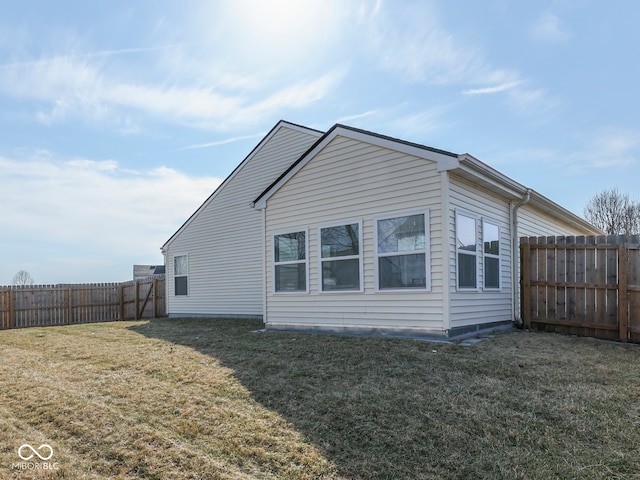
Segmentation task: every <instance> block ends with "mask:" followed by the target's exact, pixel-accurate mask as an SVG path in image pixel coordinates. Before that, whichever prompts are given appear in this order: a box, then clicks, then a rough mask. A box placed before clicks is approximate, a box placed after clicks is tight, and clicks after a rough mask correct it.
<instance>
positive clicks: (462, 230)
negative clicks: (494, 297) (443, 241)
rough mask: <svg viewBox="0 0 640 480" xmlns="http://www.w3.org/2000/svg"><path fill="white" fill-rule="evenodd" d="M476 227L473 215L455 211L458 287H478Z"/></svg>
mask: <svg viewBox="0 0 640 480" xmlns="http://www.w3.org/2000/svg"><path fill="white" fill-rule="evenodd" d="M477 242H478V228H477V220H476V219H475V218H474V217H471V216H468V215H464V214H462V213H460V212H456V245H457V251H458V288H460V289H465V288H468V289H476V288H478V269H477V265H478V262H477V257H478V245H477Z"/></svg>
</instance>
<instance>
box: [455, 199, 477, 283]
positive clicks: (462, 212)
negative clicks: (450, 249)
mask: <svg viewBox="0 0 640 480" xmlns="http://www.w3.org/2000/svg"><path fill="white" fill-rule="evenodd" d="M459 216H462V217H466V218H468V219H470V220H473V221H474V222H475V234H476V235H475V238H476V251H475V253H472V252H469V251H468V250H460V249H459V248H458V217H459ZM478 220H479V216H478V215H475V214H473V213H469V212H467V211H465V210H461V209H458V208H456V210H455V216H454V239H455V247H456V290H457V291H458V292H478V291H480V268H479V267H480V265H479V264H478V263H479V257H480V252H479V251H478V249H479V245H478ZM459 254H463V255H469V256H473V257H475V259H476V286H475V287H461V286H460V270H459V267H460V265H459V260H458V255H459Z"/></svg>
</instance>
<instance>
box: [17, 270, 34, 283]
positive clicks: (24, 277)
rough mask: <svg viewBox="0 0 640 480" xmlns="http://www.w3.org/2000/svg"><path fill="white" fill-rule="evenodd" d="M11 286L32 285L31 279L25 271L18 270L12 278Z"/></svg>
mask: <svg viewBox="0 0 640 480" xmlns="http://www.w3.org/2000/svg"><path fill="white" fill-rule="evenodd" d="M12 283H13V285H33V277H32V276H31V274H30V273H29V272H27V271H25V270H20V271H19V272H18V273H16V274H15V275H14V276H13V282H12Z"/></svg>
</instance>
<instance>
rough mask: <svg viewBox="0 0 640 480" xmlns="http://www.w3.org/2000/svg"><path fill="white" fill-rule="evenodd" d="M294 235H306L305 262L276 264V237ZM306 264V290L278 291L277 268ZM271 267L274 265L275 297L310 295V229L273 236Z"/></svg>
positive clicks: (273, 285)
mask: <svg viewBox="0 0 640 480" xmlns="http://www.w3.org/2000/svg"><path fill="white" fill-rule="evenodd" d="M292 233H304V256H305V258H304V260H291V261H286V262H276V248H275V244H276V237H277V236H279V235H289V234H292ZM300 263H304V264H305V267H304V268H305V289H304V290H276V266H279V265H296V264H300ZM271 265H273V272H272V275H271V281H272V288H271V290H272V292H273V294H274V295H301V294H308V293H309V228H308V227H305V228H292V229H289V230H287V231H282V232H276V233H274V234H273V235H271Z"/></svg>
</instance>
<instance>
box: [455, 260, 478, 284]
mask: <svg viewBox="0 0 640 480" xmlns="http://www.w3.org/2000/svg"><path fill="white" fill-rule="evenodd" d="M458 286H459V287H461V288H476V287H477V285H476V256H475V255H469V254H466V253H458Z"/></svg>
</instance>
